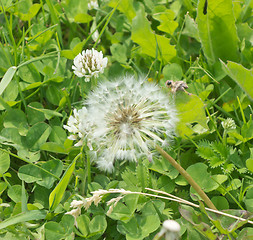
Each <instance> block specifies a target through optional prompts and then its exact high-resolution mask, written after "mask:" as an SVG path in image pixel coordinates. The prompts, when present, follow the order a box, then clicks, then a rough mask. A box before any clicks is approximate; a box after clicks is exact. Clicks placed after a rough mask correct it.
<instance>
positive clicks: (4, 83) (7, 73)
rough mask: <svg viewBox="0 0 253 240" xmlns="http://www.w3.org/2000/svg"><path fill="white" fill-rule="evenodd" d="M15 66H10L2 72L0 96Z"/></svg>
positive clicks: (9, 80) (14, 70) (13, 72)
mask: <svg viewBox="0 0 253 240" xmlns="http://www.w3.org/2000/svg"><path fill="white" fill-rule="evenodd" d="M16 70H17V67H14V66H13V67H10V68H9V69H8V70H7V72H6V73H5V74H4V76H3V79H2V80H1V82H0V96H1V95H2V93H3V91H4V90H5V89H6V87H7V86H8V84H9V83H10V82H11V80H12V78H13V76H14V74H15V72H16Z"/></svg>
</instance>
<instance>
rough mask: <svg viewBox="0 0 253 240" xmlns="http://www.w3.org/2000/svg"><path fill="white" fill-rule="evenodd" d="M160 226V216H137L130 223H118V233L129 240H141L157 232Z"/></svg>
mask: <svg viewBox="0 0 253 240" xmlns="http://www.w3.org/2000/svg"><path fill="white" fill-rule="evenodd" d="M159 226H160V219H159V217H158V215H157V214H156V215H148V216H138V215H137V216H136V217H134V218H132V219H131V220H130V221H128V222H126V223H124V222H118V226H117V228H118V231H119V232H120V233H121V234H124V235H126V239H128V240H137V239H138V240H141V239H144V238H145V237H148V236H149V234H150V233H152V232H154V231H155V230H157V229H158V228H159Z"/></svg>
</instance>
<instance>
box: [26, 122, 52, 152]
mask: <svg viewBox="0 0 253 240" xmlns="http://www.w3.org/2000/svg"><path fill="white" fill-rule="evenodd" d="M50 133H51V127H50V126H49V125H48V124H46V123H44V122H39V123H36V124H34V125H33V126H32V127H31V128H30V129H29V130H28V133H27V135H26V143H27V146H28V147H29V148H30V149H32V150H39V149H40V146H41V145H42V144H44V143H45V142H46V141H47V139H48V137H49V135H50Z"/></svg>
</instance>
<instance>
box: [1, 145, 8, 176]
mask: <svg viewBox="0 0 253 240" xmlns="http://www.w3.org/2000/svg"><path fill="white" fill-rule="evenodd" d="M9 167H10V155H9V154H8V153H6V152H3V151H1V150H0V175H1V174H4V173H5V172H6V171H7V170H8V169H9Z"/></svg>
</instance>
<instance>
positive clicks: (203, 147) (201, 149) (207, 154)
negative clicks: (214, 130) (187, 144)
mask: <svg viewBox="0 0 253 240" xmlns="http://www.w3.org/2000/svg"><path fill="white" fill-rule="evenodd" d="M196 154H197V155H198V156H200V157H201V158H203V159H205V160H208V161H210V160H211V159H212V158H213V157H215V156H216V155H215V153H214V151H213V149H212V145H211V143H210V142H207V141H201V142H200V143H199V144H198V149H197V151H196Z"/></svg>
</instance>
